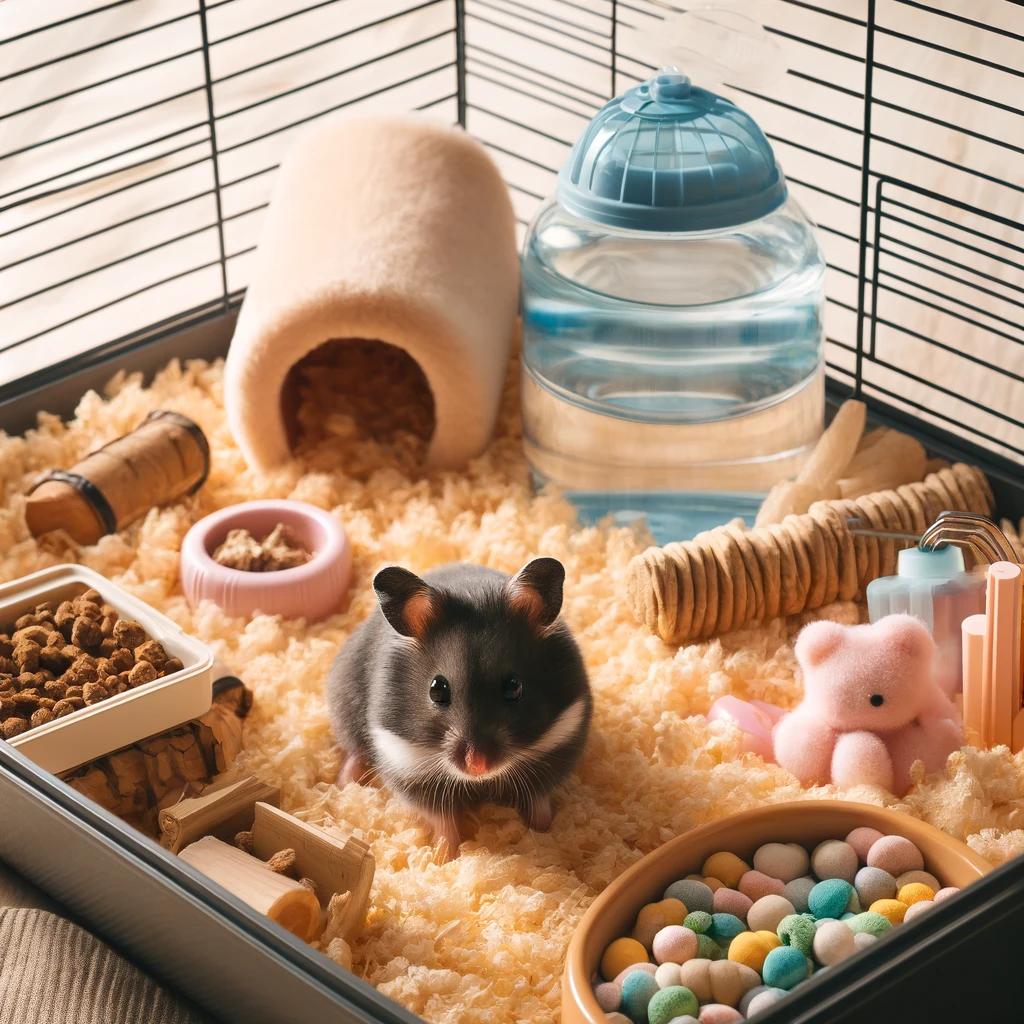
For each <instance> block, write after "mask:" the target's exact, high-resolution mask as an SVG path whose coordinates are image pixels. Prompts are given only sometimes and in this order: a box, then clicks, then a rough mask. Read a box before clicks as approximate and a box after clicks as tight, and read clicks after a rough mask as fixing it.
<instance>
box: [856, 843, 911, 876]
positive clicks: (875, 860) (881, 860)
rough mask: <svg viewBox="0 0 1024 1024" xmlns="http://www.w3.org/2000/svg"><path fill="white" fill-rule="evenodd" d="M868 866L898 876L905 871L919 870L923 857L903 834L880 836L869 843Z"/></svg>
mask: <svg viewBox="0 0 1024 1024" xmlns="http://www.w3.org/2000/svg"><path fill="white" fill-rule="evenodd" d="M867 862H868V866H869V867H872V868H881V869H882V870H883V871H888V872H889V874H890V875H892V876H893V877H894V878H898V877H899V876H900V875H902V874H903V873H904V872H905V871H921V870H922V869H923V868H924V857H922V856H921V851H920V850H919V849H918V848H917V847H916V846H915V845H914V844H913V843H912V842H911V841H910V840H909V839H905V838H904V837H903V836H882V838H881V839H878V840H876V841H875V842H874V843H872V844H871V849H870V850H868V856H867Z"/></svg>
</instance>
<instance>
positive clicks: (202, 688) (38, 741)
mask: <svg viewBox="0 0 1024 1024" xmlns="http://www.w3.org/2000/svg"><path fill="white" fill-rule="evenodd" d="M90 587H91V588H93V589H94V590H97V591H98V592H99V593H100V594H101V595H102V597H103V600H104V601H106V602H107V604H109V605H111V606H113V607H114V608H116V609H117V612H118V614H119V615H121V616H122V617H124V618H126V619H134V620H135V621H136V622H138V623H139V625H140V626H142V628H143V629H145V631H146V632H147V633H148V634H149V636H150V637H151V638H152V639H153V640H157V641H159V642H160V643H161V644H163V646H164V649H165V650H166V651H167V653H168V654H170V655H171V656H172V657H175V658H179V659H180V660H181V663H182V665H184V668H183V669H182V670H181V671H180V672H175V673H174V674H173V675H169V676H166V677H164V678H163V679H155V680H154V681H153V682H151V683H144V684H143V685H142V686H139V687H136V688H135V689H133V690H127V691H126V692H125V693H122V694H118V695H117V696H115V697H109V698H108V699H107V700H104V701H101V702H100V703H98V704H93V705H92V706H90V707H85V708H82V709H81V710H79V711H75V712H74V713H73V714H70V715H66V716H65V717H63V718H58V719H57V720H56V721H54V722H49V723H47V724H46V725H42V726H39V727H38V728H35V729H31V730H29V731H28V732H26V733H22V734H21V735H20V736H17V737H15V738H14V739H13V740H9V741H8V742H9V743H10V744H11V745H12V746H14V747H17V748H18V750H19V751H20V752H21V753H23V754H24V755H25V756H26V757H29V758H31V759H32V760H33V761H34V762H35V763H36V764H37V765H39V767H40V768H43V769H45V770H46V771H49V772H53V773H55V774H56V773H58V772H64V771H67V770H68V769H69V768H76V767H77V766H78V765H80V764H84V763H85V762H86V761H91V760H93V758H96V757H102V756H103V755H104V754H109V753H111V751H114V750H119V749H120V748H121V747H126V746H128V745H129V744H132V743H135V742H136V741H137V740H141V739H145V738H146V737H147V736H153V735H155V734H157V733H161V732H164V731H165V730H167V729H173V728H174V727H175V726H177V725H181V723H182V722H187V721H189V720H191V719H193V718H197V717H198V716H199V715H203V714H206V712H207V711H209V710H210V704H211V703H212V697H211V690H212V685H213V671H212V669H213V654H212V652H211V651H210V650H209V648H208V647H206V646H205V645H204V644H201V643H200V642H199V641H198V640H196V639H195V638H194V637H191V636H189V635H188V634H187V633H185V632H184V631H183V630H182V629H181V628H180V627H178V626H177V625H175V623H173V622H172V621H171V620H170V619H169V618H167V616H166V615H163V614H161V613H160V612H158V611H157V610H156V609H155V608H151V607H150V606H149V605H148V604H146V603H145V601H141V600H139V598H137V597H133V596H132V595H131V594H129V593H128V591H126V590H124V589H123V588H121V587H119V586H117V584H116V583H112V582H111V581H110V580H108V579H107V578H106V577H105V576H101V575H100V574H99V573H98V572H94V571H93V570H92V569H88V568H86V567H85V566H83V565H55V566H53V567H52V568H50V569H43V570H41V571H40V572H36V573H32V575H30V576H23V577H22V578H21V579H18V580H13V581H12V582H10V583H5V584H2V585H0V630H6V629H7V628H8V627H9V626H11V625H12V624H13V623H14V621H15V619H17V618H18V617H19V616H21V615H24V614H25V613H26V612H30V611H32V609H33V608H35V606H36V605H37V604H39V603H40V602H42V601H64V600H69V599H71V598H74V597H76V596H78V595H79V594H82V593H84V592H85V591H86V590H88V589H89V588H90Z"/></svg>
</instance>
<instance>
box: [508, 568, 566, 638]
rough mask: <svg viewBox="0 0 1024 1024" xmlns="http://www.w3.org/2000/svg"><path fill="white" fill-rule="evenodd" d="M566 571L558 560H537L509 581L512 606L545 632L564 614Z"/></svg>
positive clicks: (509, 598) (509, 595)
mask: <svg viewBox="0 0 1024 1024" xmlns="http://www.w3.org/2000/svg"><path fill="white" fill-rule="evenodd" d="M564 582H565V568H564V567H563V566H562V563H561V562H560V561H558V559H557V558H535V559H533V561H531V562H527V563H526V565H524V566H523V567H522V569H520V570H519V572H517V573H516V574H515V576H513V577H512V579H510V580H509V581H508V584H507V586H506V587H505V595H506V597H507V598H508V603H509V605H510V606H511V607H512V608H513V609H515V610H516V611H519V612H522V613H523V614H524V615H526V617H527V618H528V619H529V620H530V624H531V625H533V626H534V627H536V628H537V629H545V628H547V627H548V626H550V625H551V623H552V622H554V621H555V619H557V618H558V613H559V612H560V611H561V610H562V584H563V583H564Z"/></svg>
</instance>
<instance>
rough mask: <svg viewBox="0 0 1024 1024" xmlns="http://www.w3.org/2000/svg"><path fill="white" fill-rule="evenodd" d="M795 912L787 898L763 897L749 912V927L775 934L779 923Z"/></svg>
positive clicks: (753, 929)
mask: <svg viewBox="0 0 1024 1024" xmlns="http://www.w3.org/2000/svg"><path fill="white" fill-rule="evenodd" d="M795 910H796V908H795V907H794V906H793V904H792V903H790V902H789V900H787V899H786V897H785V896H775V895H770V896H762V897H761V898H760V899H759V900H757V902H755V903H754V905H753V906H752V907H751V908H750V910H748V911H747V927H749V928H750V930H751V931H752V932H762V931H769V932H773V931H775V930H776V929H777V928H778V927H779V922H780V921H781V920H782V919H783V918H784V917H788V916H789V915H790V914H792V913H794V912H795ZM781 987H782V986H780V988H781Z"/></svg>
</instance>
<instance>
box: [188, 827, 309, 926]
mask: <svg viewBox="0 0 1024 1024" xmlns="http://www.w3.org/2000/svg"><path fill="white" fill-rule="evenodd" d="M178 856H179V857H180V858H181V859H182V860H183V861H185V863H186V864H191V865H192V867H194V868H195V869H196V870H197V871H201V872H202V873H203V874H204V875H207V876H208V877H209V878H212V879H213V880H214V881H215V882H217V883H218V884H219V885H222V886H224V888H225V889H227V891H228V892H230V893H231V894H232V895H234V896H237V897H238V898H239V899H240V900H242V901H243V902H244V903H248V904H249V906H250V907H252V908H253V910H258V911H259V912H260V913H261V914H266V915H267V917H269V918H270V919H271V921H276V922H277V923H278V924H279V925H280V926H281V927H282V928H284V929H286V930H287V931H290V932H291V933H292V934H293V935H297V936H298V937H299V938H300V939H303V940H304V941H306V942H311V941H312V940H313V939H315V938H316V937H317V935H319V934H320V903H319V901H318V900H317V898H316V896H315V895H314V894H313V893H312V892H311V891H310V890H309V889H307V888H306V887H305V886H304V885H300V884H299V883H298V882H296V881H295V880H294V879H291V878H286V877H285V876H284V875H279V874H277V873H276V872H274V871H271V870H270V868H268V867H267V865H266V864H264V863H263V861H261V860H257V859H256V858H255V857H250V856H249V854H247V853H243V852H242V851H241V850H237V849H235V847H233V846H229V845H228V844H227V843H223V842H221V841H220V840H219V839H215V838H214V837H213V836H206V837H205V838H203V839H200V840H199V841H198V842H196V843H192V845H191V846H186V847H185V849H183V850H182V851H181V852H180V853H179V854H178Z"/></svg>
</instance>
